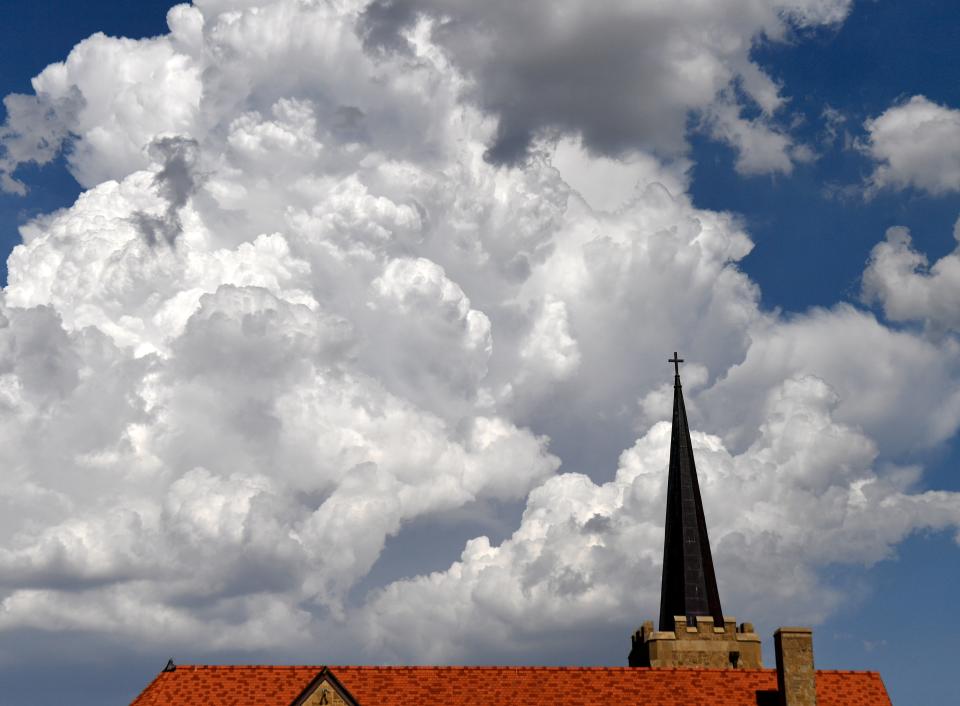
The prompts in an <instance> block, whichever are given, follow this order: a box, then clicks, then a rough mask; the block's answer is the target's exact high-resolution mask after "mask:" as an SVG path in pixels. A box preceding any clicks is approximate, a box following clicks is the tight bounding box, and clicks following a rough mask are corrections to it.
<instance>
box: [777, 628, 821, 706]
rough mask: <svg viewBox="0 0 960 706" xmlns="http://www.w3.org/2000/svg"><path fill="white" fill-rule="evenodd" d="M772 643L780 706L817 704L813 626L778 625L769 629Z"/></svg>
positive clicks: (811, 705)
mask: <svg viewBox="0 0 960 706" xmlns="http://www.w3.org/2000/svg"><path fill="white" fill-rule="evenodd" d="M773 643H774V646H775V648H776V652H777V691H778V692H779V695H780V706H817V684H816V676H817V673H816V671H814V668H813V630H811V629H810V628H792V627H791V628H780V629H779V630H777V631H776V632H775V633H773Z"/></svg>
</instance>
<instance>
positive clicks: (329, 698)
mask: <svg viewBox="0 0 960 706" xmlns="http://www.w3.org/2000/svg"><path fill="white" fill-rule="evenodd" d="M292 706H358V704H357V701H356V699H354V698H353V696H351V695H350V692H349V691H347V690H346V688H345V687H344V686H343V684H341V683H340V680H338V679H337V678H336V677H335V676H334V675H333V673H332V672H331V671H330V670H329V669H327V668H323V669H321V670H320V673H319V674H318V675H317V676H316V677H315V678H314V680H313V681H312V682H310V684H309V685H307V688H306V689H304V690H303V693H302V694H301V695H300V696H299V697H298V698H297V699H296V701H294V702H293V704H292Z"/></svg>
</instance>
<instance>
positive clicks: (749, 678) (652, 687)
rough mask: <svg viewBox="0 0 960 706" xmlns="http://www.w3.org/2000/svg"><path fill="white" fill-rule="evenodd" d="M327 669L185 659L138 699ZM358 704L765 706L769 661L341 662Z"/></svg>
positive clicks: (842, 703) (297, 682)
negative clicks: (700, 665)
mask: <svg viewBox="0 0 960 706" xmlns="http://www.w3.org/2000/svg"><path fill="white" fill-rule="evenodd" d="M322 669H323V668H322V667H270V666H242V667H241V666H236V667H233V666H178V667H177V669H176V671H173V672H161V673H160V674H159V675H158V676H157V678H156V679H154V681H153V682H152V683H151V684H150V685H149V686H148V687H147V688H146V689H145V690H144V691H143V693H142V694H140V696H139V697H137V698H136V699H135V700H134V701H133V704H132V705H131V706H290V704H291V703H292V702H293V701H294V700H295V699H296V698H297V697H298V696H299V695H300V694H301V692H303V690H304V689H306V687H307V686H308V685H309V684H310V682H311V681H312V680H313V679H314V678H315V677H316V676H317V674H318V673H319V672H320V671H321V670H322ZM328 669H329V671H330V673H331V674H333V676H334V677H335V678H336V679H338V680H339V681H340V683H341V684H343V686H344V687H345V688H346V689H347V691H349V692H350V693H351V695H352V696H353V697H354V698H355V699H356V701H357V703H358V704H359V706H412V705H415V704H430V705H431V706H473V705H474V704H476V703H477V702H478V701H479V702H486V703H492V704H510V705H511V706H582V704H583V703H584V702H586V701H590V702H595V703H597V702H598V703H603V704H605V705H606V706H639V705H640V704H659V705H662V706H680V705H683V706H692V705H696V704H703V705H704V706H766V705H767V704H775V703H776V696H775V694H776V689H777V673H776V671H774V670H772V669H751V670H747V669H738V670H731V669H664V668H652V669H643V668H630V667H335V666H331V667H329V668H328ZM817 705H818V706H891V704H890V697H889V696H887V691H886V689H885V688H884V686H883V682H882V681H881V680H880V675H879V674H877V673H876V672H839V671H818V672H817Z"/></svg>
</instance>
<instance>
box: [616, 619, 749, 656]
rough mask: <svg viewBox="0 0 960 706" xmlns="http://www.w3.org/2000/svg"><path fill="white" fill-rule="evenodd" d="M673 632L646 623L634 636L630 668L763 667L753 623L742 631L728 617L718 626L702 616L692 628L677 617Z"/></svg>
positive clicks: (742, 626) (735, 622)
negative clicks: (656, 628)
mask: <svg viewBox="0 0 960 706" xmlns="http://www.w3.org/2000/svg"><path fill="white" fill-rule="evenodd" d="M674 626H675V629H674V630H654V629H653V621H652V620H648V621H646V622H645V623H644V624H643V626H642V627H641V628H640V629H639V630H637V631H636V632H635V633H634V634H633V640H632V642H633V646H632V649H631V650H630V657H629V664H630V666H631V667H709V668H713V669H724V668H726V669H758V668H760V667H762V666H763V660H762V655H761V649H760V636H759V635H757V633H756V632H755V631H754V629H753V625H752V624H751V623H743V624H741V625H740V626H739V627H738V626H737V621H736V620H735V619H734V618H729V617H725V618H724V620H723V626H722V627H720V626H715V625H714V624H713V618H712V617H710V616H699V617H697V618H696V622H695V623H693V624H691V623H690V621H688V619H687V618H686V617H684V616H679V615H678V616H675V617H674Z"/></svg>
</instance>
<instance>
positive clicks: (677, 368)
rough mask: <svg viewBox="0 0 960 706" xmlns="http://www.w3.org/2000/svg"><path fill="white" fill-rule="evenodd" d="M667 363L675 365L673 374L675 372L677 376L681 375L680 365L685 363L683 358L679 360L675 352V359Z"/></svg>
mask: <svg viewBox="0 0 960 706" xmlns="http://www.w3.org/2000/svg"><path fill="white" fill-rule="evenodd" d="M667 362H668V363H673V372H674V374H675V375H679V374H680V363H682V362H683V358H678V357H677V352H676V351H674V352H673V357H672V358H670V359H669V360H668V361H667Z"/></svg>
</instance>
